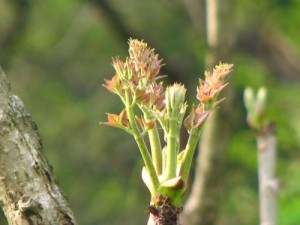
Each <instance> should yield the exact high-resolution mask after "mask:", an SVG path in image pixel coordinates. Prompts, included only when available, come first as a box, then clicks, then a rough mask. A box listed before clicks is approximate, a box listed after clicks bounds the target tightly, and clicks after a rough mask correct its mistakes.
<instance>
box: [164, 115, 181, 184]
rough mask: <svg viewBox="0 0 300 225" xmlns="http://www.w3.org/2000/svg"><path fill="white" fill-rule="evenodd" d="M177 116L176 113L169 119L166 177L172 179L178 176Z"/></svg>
mask: <svg viewBox="0 0 300 225" xmlns="http://www.w3.org/2000/svg"><path fill="white" fill-rule="evenodd" d="M177 120H178V119H177V117H176V116H175V115H174V113H172V114H171V118H170V119H169V130H168V136H167V162H166V164H167V165H166V170H167V171H166V179H171V178H173V177H175V176H176V166H177V151H178V149H177V148H178V143H177V142H178V132H179V130H178V128H177V126H178V125H177V123H178V121H177Z"/></svg>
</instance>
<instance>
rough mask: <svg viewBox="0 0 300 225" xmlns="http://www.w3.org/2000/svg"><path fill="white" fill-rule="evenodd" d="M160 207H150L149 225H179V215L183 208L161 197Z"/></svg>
mask: <svg viewBox="0 0 300 225" xmlns="http://www.w3.org/2000/svg"><path fill="white" fill-rule="evenodd" d="M160 198H161V199H160V203H161V204H159V205H158V206H154V205H150V207H149V211H150V216H149V219H148V223H147V225H179V215H180V213H181V211H182V207H180V206H174V205H172V203H171V201H170V199H169V198H168V197H165V196H160Z"/></svg>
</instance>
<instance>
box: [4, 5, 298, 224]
mask: <svg viewBox="0 0 300 225" xmlns="http://www.w3.org/2000/svg"><path fill="white" fill-rule="evenodd" d="M95 2H97V1H83V0H82V1H80V0H64V1H61V0H52V1H37V0H0V60H1V61H0V64H1V66H2V68H3V69H4V71H5V72H6V74H7V76H8V79H9V80H10V82H11V84H12V88H13V91H14V92H15V93H16V94H17V95H19V96H20V97H21V98H22V99H23V101H24V102H25V105H26V108H27V110H28V111H29V112H30V113H31V115H32V117H33V119H34V120H35V121H36V123H37V125H38V128H39V131H40V133H41V136H42V139H43V144H44V153H45V154H46V156H47V157H48V159H49V161H50V163H51V164H52V165H53V167H54V172H55V174H56V176H57V179H58V181H59V183H60V186H61V187H62V189H63V190H64V192H65V193H66V195H67V196H68V199H69V200H70V204H71V207H72V208H73V209H74V211H75V214H76V217H77V219H78V221H79V223H80V224H85V225H98V224H111V225H114V224H116V225H117V224H130V225H135V224H145V221H146V220H147V205H148V199H149V194H148V193H147V190H146V188H145V187H144V186H143V184H142V181H141V179H140V172H141V167H142V163H141V161H140V157H139V152H138V150H137V147H136V145H135V143H134V142H133V140H132V138H131V137H130V136H129V135H127V134H125V133H124V132H122V131H121V130H116V129H113V128H109V127H104V126H99V125H98V122H99V121H105V120H106V116H105V113H106V112H119V110H120V109H121V107H122V106H121V104H120V102H119V100H118V98H117V97H116V96H112V95H111V94H110V93H108V92H106V90H105V89H104V88H103V87H101V84H102V83H103V79H105V78H110V77H111V76H112V75H113V68H112V66H111V57H112V56H116V55H120V56H121V57H124V56H125V55H126V49H127V45H126V41H127V40H126V39H127V38H129V37H130V36H131V37H136V36H138V37H142V38H144V39H145V41H146V42H148V43H149V44H150V46H151V47H154V48H155V49H156V51H157V53H158V54H160V55H161V56H162V57H163V58H164V62H165V63H166V66H165V67H164V68H165V70H166V71H169V72H171V74H169V78H168V80H167V83H168V82H173V81H179V82H184V83H185V84H186V86H187V87H188V88H189V92H188V95H189V96H190V97H191V96H192V95H194V94H195V87H196V81H197V77H198V76H199V74H203V71H204V69H205V68H204V64H205V62H204V59H205V54H206V52H207V51H206V48H205V35H204V32H203V31H204V27H195V26H194V25H195V23H193V21H192V19H191V17H190V16H189V13H188V11H187V8H185V5H184V4H183V1H180V0H174V1H167V0H161V1H159V0H148V1H139V0H130V1H128V0H110V1H105V2H107V4H109V5H110V7H111V8H112V9H113V10H114V11H115V12H116V13H117V15H118V17H119V19H120V21H121V22H122V24H123V25H124V26H125V27H126V28H127V30H128V33H129V34H130V36H126V35H127V34H124V33H122V32H121V31H120V30H116V28H115V26H113V24H114V22H113V21H112V19H111V18H108V17H107V14H106V13H104V10H103V8H100V7H98V5H97V4H96V3H95ZM199 2H200V1H199ZM220 2H222V1H220ZM225 2H226V4H225ZM18 7H20V8H18ZM220 7H221V13H224V12H225V11H227V13H228V12H229V14H230V17H222V23H224V27H222V28H221V30H222V33H221V34H220V38H221V36H226V37H229V39H228V40H231V42H230V43H228V45H229V46H234V47H232V48H231V50H230V52H228V54H226V56H225V57H223V58H221V60H222V61H224V62H229V63H234V64H235V69H234V74H233V76H232V79H231V83H232V87H233V90H234V92H235V94H234V97H233V98H229V99H227V101H234V108H232V109H231V110H232V113H233V115H234V124H233V126H234V135H233V136H232V138H231V144H230V148H229V150H228V155H227V159H226V160H227V175H226V183H225V184H224V190H225V192H224V196H223V198H222V205H221V211H220V214H219V220H218V225H229V224H230V225H234V224H243V225H247V224H249V225H252V224H257V223H258V191H257V171H256V168H257V164H256V146H255V138H254V136H253V133H252V132H251V131H250V129H249V128H248V127H247V125H246V122H245V116H246V114H245V110H244V107H243V103H242V93H243V89H244V87H245V86H249V85H250V86H253V87H259V86H261V85H265V86H266V87H267V88H268V90H269V104H268V116H269V118H271V119H273V120H275V121H276V123H277V127H278V143H279V146H278V173H277V174H278V178H279V181H280V188H279V224H282V225H296V224H299V221H300V201H299V195H300V166H299V165H300V164H299V163H300V157H299V156H300V154H299V148H300V141H299V140H300V116H299V115H300V98H299V96H300V86H299V82H300V74H297V75H296V76H294V77H292V78H291V77H289V76H288V74H281V76H277V75H276V74H275V73H274V68H272V66H270V64H266V63H265V61H264V59H263V57H264V53H265V52H264V50H263V49H262V52H260V53H261V54H260V55H255V54H253V52H251V51H247V49H246V50H245V49H244V48H241V46H240V45H235V43H236V42H237V40H236V39H235V38H232V37H234V36H235V35H236V34H237V33H239V32H240V31H249V30H250V31H257V30H259V29H261V27H263V28H271V29H272V30H277V31H279V32H281V33H282V34H283V36H284V39H285V40H287V41H288V43H291V44H292V46H294V48H293V51H295V52H296V55H298V56H299V53H300V42H299V40H300V30H299V27H300V14H299V9H300V8H299V7H300V1H299V0H267V1H258V0H254V1H238V0H231V1H229V0H228V1H223V2H222V4H221V6H220ZM20 9H21V11H18V10H20ZM20 12H26V13H25V15H24V18H22V20H24V21H23V22H24V24H23V25H22V27H21V28H22V29H20V28H18V29H16V33H15V35H13V36H12V37H13V38H10V39H9V40H10V41H7V42H4V40H5V37H6V36H8V35H9V34H10V33H11V32H12V30H14V29H15V21H16V19H17V18H18V17H20ZM198 23H200V24H201V23H202V24H204V22H203V21H198ZM260 25H261V26H260ZM269 35H270V36H272V35H274V34H273V33H272V32H270V33H269ZM248 41H249V42H248V43H250V44H252V42H253V43H255V42H256V41H257V40H256V39H251V40H248ZM242 47H243V46H242ZM298 59H300V57H299V58H298ZM295 60H297V59H295ZM298 63H299V62H298ZM201 76H202V75H201ZM220 110H222V109H220ZM0 216H1V218H0V224H5V222H4V221H5V219H4V216H3V215H0Z"/></svg>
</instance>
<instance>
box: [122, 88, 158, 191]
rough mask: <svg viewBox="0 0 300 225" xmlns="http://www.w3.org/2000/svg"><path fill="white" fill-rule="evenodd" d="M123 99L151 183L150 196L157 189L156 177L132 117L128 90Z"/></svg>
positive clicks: (131, 105)
mask: <svg viewBox="0 0 300 225" xmlns="http://www.w3.org/2000/svg"><path fill="white" fill-rule="evenodd" d="M125 98H126V113H127V116H128V120H129V123H130V126H131V129H132V132H133V136H134V139H135V141H136V143H137V145H138V147H139V149H140V152H141V155H142V157H143V160H144V163H145V166H146V169H147V172H148V173H149V176H150V178H151V181H152V190H150V192H151V194H154V193H155V192H156V190H157V189H158V187H159V181H158V176H157V174H156V172H155V168H154V165H153V163H152V160H151V156H150V154H149V151H148V148H147V146H146V144H145V141H144V139H143V137H142V135H141V133H140V131H139V128H138V125H137V123H136V120H135V117H134V112H133V107H134V105H135V104H134V103H131V96H130V90H128V89H127V90H125Z"/></svg>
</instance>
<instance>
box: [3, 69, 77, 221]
mask: <svg viewBox="0 0 300 225" xmlns="http://www.w3.org/2000/svg"><path fill="white" fill-rule="evenodd" d="M41 150H42V143H41V139H40V136H39V133H38V131H37V127H36V125H35V123H34V122H33V121H32V119H31V117H30V115H29V114H28V113H27V112H26V111H25V109H24V105H23V103H22V101H21V100H20V98H19V97H18V96H16V95H13V94H12V93H11V91H10V88H9V84H8V82H7V80H6V77H5V74H4V73H3V71H2V69H1V68H0V205H1V207H2V209H3V211H4V214H5V216H6V217H7V221H8V224H9V225H27V224H28V225H29V224H30V225H38V224H43V225H58V224H64V225H71V224H72V225H73V224H77V223H76V221H75V219H74V216H73V213H72V211H71V209H70V208H69V205H68V203H67V200H66V197H65V196H64V194H63V193H62V192H61V190H60V189H59V187H58V186H57V184H56V182H55V178H54V176H53V174H52V169H51V166H50V165H49V163H48V161H47V159H46V158H45V156H44V155H43V153H42V152H41Z"/></svg>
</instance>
